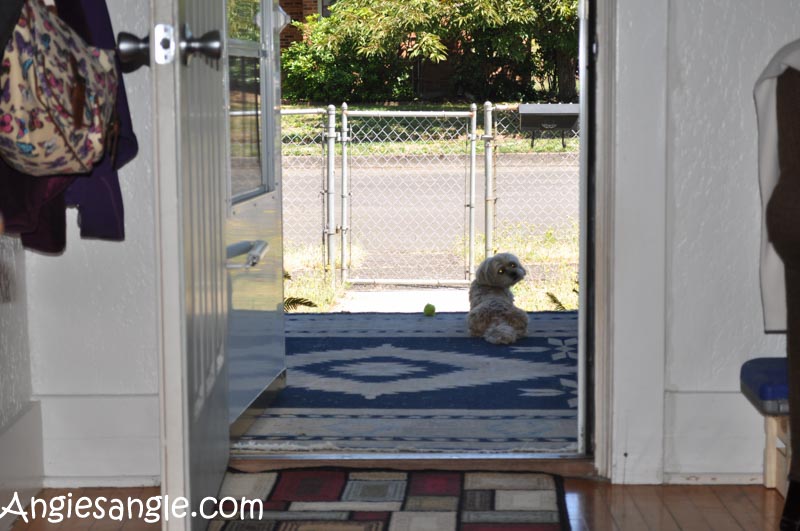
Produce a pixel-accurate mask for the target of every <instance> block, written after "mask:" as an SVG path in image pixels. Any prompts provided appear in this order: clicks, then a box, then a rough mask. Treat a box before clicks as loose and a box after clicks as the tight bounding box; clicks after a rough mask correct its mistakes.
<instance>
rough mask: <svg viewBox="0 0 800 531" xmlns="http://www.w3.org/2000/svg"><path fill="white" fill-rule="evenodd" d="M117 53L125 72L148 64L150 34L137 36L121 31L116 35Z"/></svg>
mask: <svg viewBox="0 0 800 531" xmlns="http://www.w3.org/2000/svg"><path fill="white" fill-rule="evenodd" d="M117 55H118V56H119V61H120V63H122V71H123V72H125V73H126V74H127V73H130V72H133V71H134V70H137V69H138V68H140V67H142V66H150V35H149V34H148V35H145V36H144V37H142V38H139V37H137V36H136V35H133V34H132V33H127V32H125V31H121V32H120V33H119V35H117Z"/></svg>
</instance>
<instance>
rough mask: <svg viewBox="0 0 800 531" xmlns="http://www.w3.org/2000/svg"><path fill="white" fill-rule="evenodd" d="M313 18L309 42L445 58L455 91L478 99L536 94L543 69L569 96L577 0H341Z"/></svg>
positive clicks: (360, 51) (373, 56) (385, 58)
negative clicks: (450, 67) (563, 33)
mask: <svg viewBox="0 0 800 531" xmlns="http://www.w3.org/2000/svg"><path fill="white" fill-rule="evenodd" d="M573 19H574V20H573ZM312 23H313V24H314V27H313V28H311V31H309V28H308V27H306V28H304V38H305V41H306V43H307V44H308V45H310V46H312V47H317V48H318V49H319V50H325V51H326V52H328V53H332V54H334V55H336V54H338V53H339V52H341V51H346V52H350V51H352V52H353V53H355V54H356V55H358V56H360V57H361V58H362V59H366V60H367V61H371V60H376V61H378V62H384V63H386V62H391V61H393V60H394V59H392V58H400V59H402V60H403V61H406V62H407V63H409V64H410V63H414V62H418V61H428V62H432V63H437V62H441V61H444V60H449V61H451V62H452V63H453V65H454V68H455V71H456V79H455V80H454V81H455V84H456V88H457V90H459V91H461V92H470V93H472V94H473V95H475V96H476V97H477V98H479V99H484V98H491V99H498V98H507V99H529V98H533V97H535V96H536V95H537V94H536V88H535V87H534V86H533V83H532V79H533V77H534V76H536V75H539V76H541V75H543V74H544V75H548V74H549V75H551V76H552V79H554V80H556V82H555V83H553V84H552V85H551V86H555V87H558V92H559V95H560V96H562V97H566V98H568V99H569V101H571V100H572V99H574V94H575V92H574V88H575V73H574V68H572V70H571V73H567V70H568V67H569V65H570V61H572V62H571V64H572V65H575V64H576V58H577V0H338V1H337V2H336V3H335V4H334V5H333V6H332V7H331V16H330V17H327V18H325V19H323V20H316V21H312ZM559 31H572V32H573V33H574V35H572V36H559V35H557V32H559ZM547 69H550V72H548V71H547ZM570 83H571V87H572V88H571V89H570Z"/></svg>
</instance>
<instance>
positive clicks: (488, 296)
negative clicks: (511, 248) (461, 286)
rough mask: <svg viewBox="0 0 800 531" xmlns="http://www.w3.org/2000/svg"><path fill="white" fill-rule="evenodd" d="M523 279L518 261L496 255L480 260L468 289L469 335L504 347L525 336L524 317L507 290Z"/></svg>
mask: <svg viewBox="0 0 800 531" xmlns="http://www.w3.org/2000/svg"><path fill="white" fill-rule="evenodd" d="M523 278H525V269H524V268H523V267H522V265H520V263H519V259H517V257H516V256H514V255H513V254H510V253H499V254H496V255H494V256H492V257H489V258H487V259H486V260H484V261H483V262H482V263H481V265H480V266H478V270H477V271H476V272H475V280H474V281H473V282H472V285H471V286H470V288H469V306H470V310H469V314H467V325H468V326H469V333H470V335H472V336H475V337H483V338H484V339H485V340H486V341H488V342H489V343H494V344H496V345H507V344H509V343H513V342H514V341H516V340H517V339H519V338H521V337H524V336H525V334H526V333H527V332H528V314H527V313H525V312H524V311H522V310H520V309H519V308H517V307H516V306H514V296H513V295H512V294H511V290H509V289H508V288H510V287H511V286H513V285H514V284H516V283H517V282H519V281H520V280H522V279H523Z"/></svg>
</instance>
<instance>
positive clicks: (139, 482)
mask: <svg viewBox="0 0 800 531" xmlns="http://www.w3.org/2000/svg"><path fill="white" fill-rule="evenodd" d="M159 485H161V477H160V476H119V477H107V476H80V477H77V476H64V477H53V476H48V477H46V478H45V479H44V487H45V488H48V489H69V488H76V489H79V488H82V487H109V488H127V487H158V486H159Z"/></svg>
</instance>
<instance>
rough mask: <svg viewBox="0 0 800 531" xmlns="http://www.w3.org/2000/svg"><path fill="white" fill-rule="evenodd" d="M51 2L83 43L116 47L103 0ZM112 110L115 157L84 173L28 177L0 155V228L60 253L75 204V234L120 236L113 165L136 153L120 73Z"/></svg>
mask: <svg viewBox="0 0 800 531" xmlns="http://www.w3.org/2000/svg"><path fill="white" fill-rule="evenodd" d="M56 6H57V8H58V13H59V16H60V17H61V18H62V19H63V20H64V21H65V22H66V23H67V24H69V25H70V26H71V27H72V28H73V29H74V30H75V31H76V32H77V33H78V34H79V35H80V36H81V37H83V38H84V39H85V40H86V42H87V43H89V44H91V45H93V46H97V47H99V48H106V49H113V48H115V47H116V41H115V38H114V30H113V28H112V26H111V19H110V17H109V15H108V8H107V6H106V3H105V1H104V0H57V1H56ZM0 37H1V35H0ZM117 66H118V67H119V62H117ZM116 110H117V119H118V121H119V125H120V131H119V140H118V145H117V149H116V157H115V158H114V159H113V160H112V157H111V156H110V155H109V154H107V155H106V156H105V158H103V160H101V161H100V162H99V163H98V164H97V165H96V166H95V167H94V169H93V170H92V171H91V172H90V173H88V174H84V175H69V176H53V177H31V176H29V175H25V174H21V173H19V172H17V171H15V170H14V169H12V168H11V167H10V166H8V165H7V164H5V163H4V162H3V161H2V160H0V212H2V214H3V218H4V221H5V224H6V232H9V233H16V234H19V235H20V237H21V240H22V244H23V245H24V246H25V247H27V248H31V249H35V250H38V251H42V252H48V253H60V252H62V251H63V250H64V247H65V246H66V212H65V208H66V206H76V207H77V208H78V211H79V219H78V221H79V225H80V230H81V237H83V238H101V239H107V240H123V239H124V238H125V225H124V209H123V205H122V195H121V193H120V188H119V179H118V176H117V170H118V169H119V168H121V167H122V166H123V165H125V164H126V163H128V162H129V161H130V160H131V159H133V158H134V157H135V156H136V153H137V151H138V149H139V146H138V143H137V141H136V135H135V134H134V133H133V127H132V124H131V117H130V111H129V109H128V100H127V96H126V93H125V85H124V83H123V81H122V79H121V76H120V82H119V89H118V92H117V105H116Z"/></svg>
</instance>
